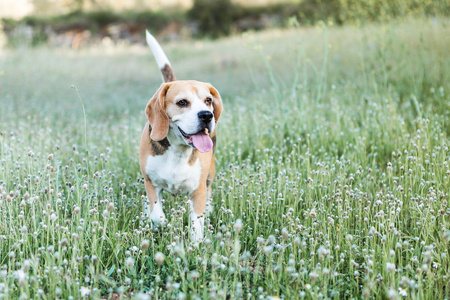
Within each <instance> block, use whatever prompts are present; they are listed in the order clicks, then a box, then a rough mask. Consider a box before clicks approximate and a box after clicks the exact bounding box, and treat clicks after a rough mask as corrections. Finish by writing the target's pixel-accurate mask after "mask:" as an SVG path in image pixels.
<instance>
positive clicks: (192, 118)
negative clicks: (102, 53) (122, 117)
mask: <svg viewBox="0 0 450 300" xmlns="http://www.w3.org/2000/svg"><path fill="white" fill-rule="evenodd" d="M146 35H147V43H148V45H149V46H150V48H151V49H152V52H153V55H154V56H155V58H156V61H157V63H158V66H159V68H160V69H161V72H162V74H163V80H164V83H163V84H162V85H161V86H160V88H159V89H158V90H157V91H156V93H155V94H154V95H153V97H152V98H151V99H150V101H149V102H148V104H147V107H146V109H145V113H146V115H147V122H146V124H145V126H144V130H143V133H142V138H141V146H140V153H139V163H140V167H141V171H142V174H143V175H144V180H145V190H146V192H147V199H148V201H147V207H146V210H147V213H148V214H149V215H150V219H151V221H153V223H154V224H155V225H160V224H161V223H164V222H165V221H166V218H165V215H164V212H163V205H162V204H163V202H164V201H163V190H166V191H168V192H170V193H172V194H179V193H182V194H188V195H189V200H190V203H191V208H192V210H191V221H192V227H191V239H192V240H193V241H197V242H198V241H201V240H202V239H203V230H204V213H205V208H206V203H207V199H208V198H210V197H211V183H212V180H213V178H214V173H215V169H214V167H215V158H214V150H215V141H216V125H217V121H218V120H219V117H220V114H221V113H222V100H221V98H220V95H219V92H218V91H217V90H216V89H215V88H214V87H213V86H212V85H211V84H209V83H205V82H199V81H194V80H175V76H174V74H173V72H172V68H171V66H170V63H169V60H168V59H167V57H166V55H165V54H164V51H163V50H162V49H161V46H160V45H159V44H158V42H157V41H156V39H155V38H154V37H153V36H152V35H151V34H150V33H149V32H148V31H147V34H146ZM196 145H197V146H196ZM196 147H197V148H198V149H197V148H196ZM208 150H209V151H208Z"/></svg>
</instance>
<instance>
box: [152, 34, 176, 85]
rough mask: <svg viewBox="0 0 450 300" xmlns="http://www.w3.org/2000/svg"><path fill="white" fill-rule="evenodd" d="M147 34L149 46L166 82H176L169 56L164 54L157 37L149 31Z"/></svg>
mask: <svg viewBox="0 0 450 300" xmlns="http://www.w3.org/2000/svg"><path fill="white" fill-rule="evenodd" d="M145 32H146V38H147V44H148V45H149V46H150V49H152V52H153V56H154V57H155V59H156V62H157V63H158V67H159V69H160V70H161V73H162V76H163V80H164V82H170V81H175V80H176V79H175V75H174V74H173V71H172V67H171V66H170V62H169V60H168V59H167V56H166V54H165V53H164V51H163V49H162V48H161V46H160V45H159V43H158V41H157V40H156V39H155V37H154V36H153V35H151V34H150V32H148V30H146V31H145Z"/></svg>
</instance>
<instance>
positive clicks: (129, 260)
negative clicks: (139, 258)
mask: <svg viewBox="0 0 450 300" xmlns="http://www.w3.org/2000/svg"><path fill="white" fill-rule="evenodd" d="M125 264H126V265H127V267H130V268H131V267H133V266H134V259H133V258H132V257H131V256H130V257H127V259H126V260H125Z"/></svg>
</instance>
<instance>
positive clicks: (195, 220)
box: [191, 212, 205, 243]
mask: <svg viewBox="0 0 450 300" xmlns="http://www.w3.org/2000/svg"><path fill="white" fill-rule="evenodd" d="M191 222H192V227H191V241H193V242H198V243H200V242H201V241H203V231H204V227H205V216H204V215H203V214H201V215H197V214H196V213H194V212H193V213H191Z"/></svg>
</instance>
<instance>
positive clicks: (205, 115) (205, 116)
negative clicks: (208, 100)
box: [198, 110, 213, 124]
mask: <svg viewBox="0 0 450 300" xmlns="http://www.w3.org/2000/svg"><path fill="white" fill-rule="evenodd" d="M198 118H199V119H200V120H201V121H203V122H204V123H206V124H207V123H209V122H210V121H211V119H212V118H213V114H212V112H210V111H209V110H202V111H201V112H199V113H198Z"/></svg>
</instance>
